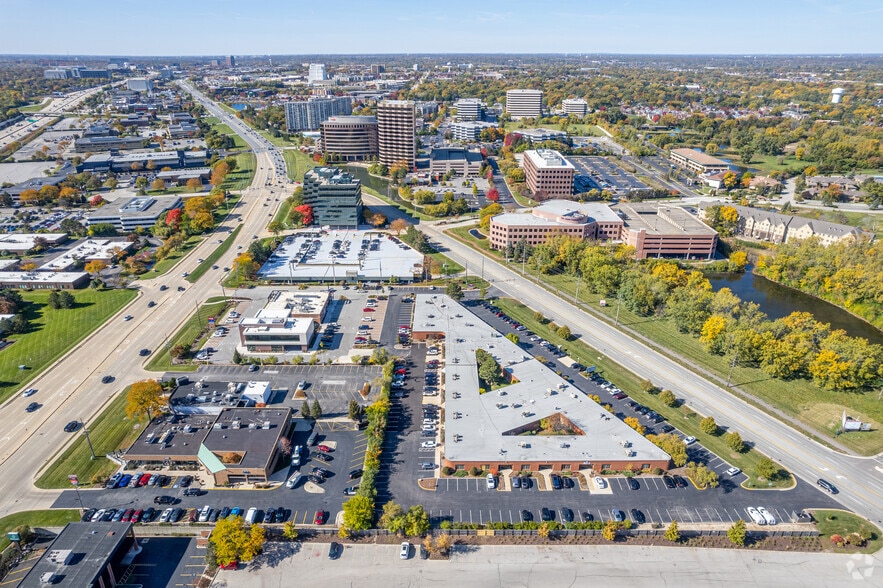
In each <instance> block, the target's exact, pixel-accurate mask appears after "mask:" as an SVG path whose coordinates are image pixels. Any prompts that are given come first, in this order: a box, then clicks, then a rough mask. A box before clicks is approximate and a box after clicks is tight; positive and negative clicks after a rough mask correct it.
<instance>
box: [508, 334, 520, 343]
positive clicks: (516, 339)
mask: <svg viewBox="0 0 883 588" xmlns="http://www.w3.org/2000/svg"><path fill="white" fill-rule="evenodd" d="M506 338H507V339H509V340H510V341H512V342H513V343H515V344H516V345H518V343H519V342H520V341H521V338H520V337H519V336H518V335H516V334H515V333H506Z"/></svg>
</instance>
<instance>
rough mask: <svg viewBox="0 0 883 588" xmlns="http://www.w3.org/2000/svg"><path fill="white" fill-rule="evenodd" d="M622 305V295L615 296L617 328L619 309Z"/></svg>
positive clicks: (617, 324)
mask: <svg viewBox="0 0 883 588" xmlns="http://www.w3.org/2000/svg"><path fill="white" fill-rule="evenodd" d="M621 305H622V294H621V293H619V292H618V293H617V294H616V326H617V327H618V326H619V307H620V306H621Z"/></svg>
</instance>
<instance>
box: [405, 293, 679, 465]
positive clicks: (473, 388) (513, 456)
mask: <svg viewBox="0 0 883 588" xmlns="http://www.w3.org/2000/svg"><path fill="white" fill-rule="evenodd" d="M413 330H414V332H419V331H431V332H443V333H445V334H446V337H445V342H444V346H445V354H444V360H445V363H444V370H445V381H446V382H448V392H447V393H446V395H445V411H444V416H445V440H446V442H445V458H446V459H448V460H449V461H472V462H474V461H486V462H500V461H506V462H512V463H518V462H544V461H547V462H563V461H568V462H584V463H592V464H601V463H604V462H608V461H624V460H632V461H635V462H643V463H646V462H652V461H659V460H668V459H669V456H668V454H667V453H665V452H664V451H662V449H660V448H659V447H657V446H656V445H654V444H653V443H651V442H650V441H648V440H647V439H646V438H645V437H643V436H641V435H639V434H638V433H637V432H636V431H635V430H634V429H632V428H631V427H629V426H628V425H626V424H625V423H624V422H622V421H621V420H619V419H618V418H616V417H615V416H613V415H611V414H610V413H609V412H608V411H606V410H605V409H604V408H603V407H602V406H601V405H599V404H597V403H596V402H594V401H593V400H591V399H590V398H589V397H588V396H587V395H586V394H584V393H583V392H581V391H580V390H578V389H576V388H574V387H573V386H572V385H571V384H570V383H569V382H567V381H566V380H564V379H562V378H561V377H559V376H558V375H557V374H555V372H553V371H552V370H551V369H549V368H547V367H546V366H545V365H543V364H541V363H540V362H539V361H537V360H536V359H534V358H532V357H531V356H529V355H527V354H526V353H525V351H524V350H523V349H522V348H521V347H519V346H518V345H516V344H514V343H512V342H511V341H509V340H508V339H506V338H505V337H503V336H502V335H501V334H500V333H499V332H497V331H496V330H495V329H493V328H492V327H491V326H490V325H488V324H486V323H485V322H483V321H482V320H481V319H479V318H478V317H477V316H475V315H474V314H472V313H471V312H470V311H469V310H467V309H466V308H465V307H463V306H462V305H460V304H459V303H457V302H455V301H454V300H453V299H451V298H449V297H447V296H446V295H444V294H435V295H433V294H418V295H417V297H416V302H415V305H414V326H413ZM476 349H484V350H485V351H487V352H488V353H490V354H492V355H493V356H494V357H495V358H496V360H497V362H498V363H499V364H500V365H501V366H502V367H503V368H504V369H505V370H506V371H508V372H510V373H511V374H512V376H514V378H515V379H516V380H517V383H513V384H510V385H508V386H505V387H503V388H500V389H498V390H491V391H488V392H486V393H485V394H479V380H478V368H477V365H476V359H475V352H476ZM455 380H456V385H455V386H453V385H452V384H453V382H454V381H455ZM555 415H560V416H561V417H563V418H564V419H566V420H568V421H570V423H572V425H573V426H574V427H575V428H576V429H578V430H580V431H582V432H583V434H574V435H518V434H515V433H514V432H513V431H516V430H517V429H519V428H520V427H524V426H525V425H528V424H530V423H534V422H538V421H539V420H540V419H543V418H547V417H550V416H555ZM455 439H459V440H455ZM626 445H628V447H626Z"/></svg>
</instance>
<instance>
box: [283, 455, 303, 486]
mask: <svg viewBox="0 0 883 588" xmlns="http://www.w3.org/2000/svg"><path fill="white" fill-rule="evenodd" d="M298 461H299V460H298ZM300 476H301V473H300V470H294V473H293V474H291V477H290V478H288V481H287V482H285V486H286V487H288V488H294V487H295V486H297V481H298V480H300Z"/></svg>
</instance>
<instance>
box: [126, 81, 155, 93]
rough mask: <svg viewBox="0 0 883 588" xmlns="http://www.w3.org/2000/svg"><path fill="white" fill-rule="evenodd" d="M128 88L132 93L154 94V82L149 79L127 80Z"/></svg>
mask: <svg viewBox="0 0 883 588" xmlns="http://www.w3.org/2000/svg"><path fill="white" fill-rule="evenodd" d="M126 88H128V89H129V90H130V91H132V92H152V91H153V80H148V79H147V78H129V79H128V80H126Z"/></svg>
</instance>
